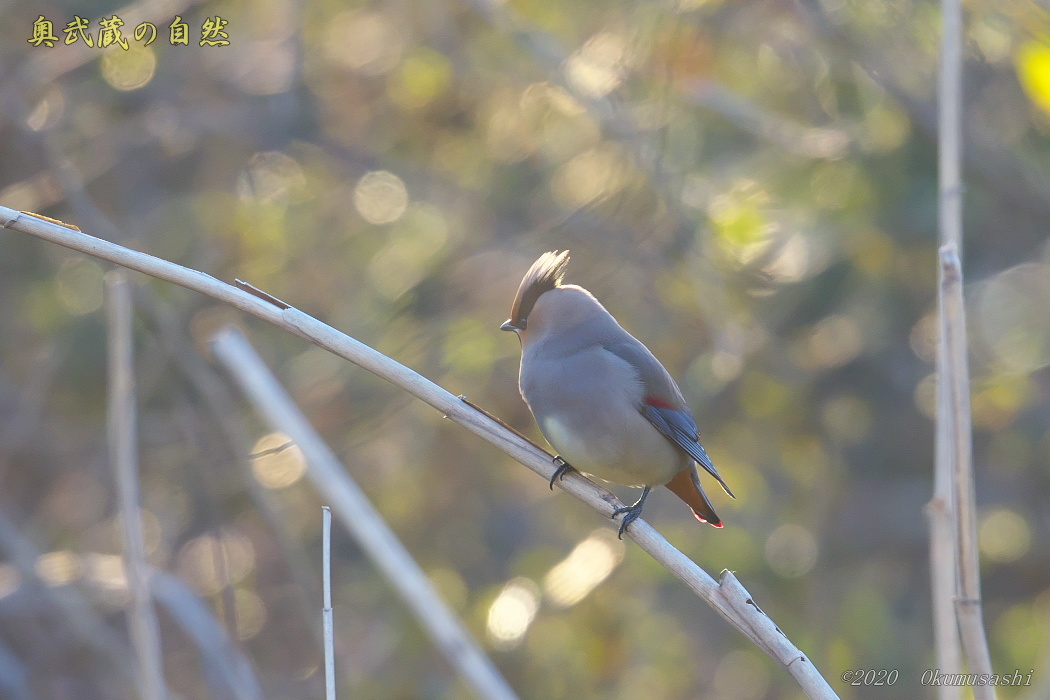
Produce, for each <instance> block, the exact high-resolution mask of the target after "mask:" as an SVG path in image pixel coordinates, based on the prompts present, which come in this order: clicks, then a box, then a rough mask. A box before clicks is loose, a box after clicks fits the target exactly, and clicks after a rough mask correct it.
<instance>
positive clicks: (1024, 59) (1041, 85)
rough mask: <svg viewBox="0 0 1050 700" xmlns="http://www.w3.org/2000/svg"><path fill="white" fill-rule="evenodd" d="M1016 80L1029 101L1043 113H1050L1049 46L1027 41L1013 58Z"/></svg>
mask: <svg viewBox="0 0 1050 700" xmlns="http://www.w3.org/2000/svg"><path fill="white" fill-rule="evenodd" d="M1014 62H1015V63H1016V65H1017V78H1018V80H1020V81H1021V85H1022V86H1023V87H1024V90H1025V92H1026V93H1028V97H1029V99H1031V100H1032V102H1034V103H1035V104H1036V105H1038V106H1039V108H1040V109H1042V110H1043V111H1045V112H1050V45H1047V44H1044V43H1042V42H1038V41H1029V42H1026V43H1025V44H1024V45H1022V46H1021V48H1020V49H1018V51H1017V55H1016V56H1015V58H1014Z"/></svg>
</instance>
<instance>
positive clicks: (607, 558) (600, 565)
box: [543, 528, 625, 608]
mask: <svg viewBox="0 0 1050 700" xmlns="http://www.w3.org/2000/svg"><path fill="white" fill-rule="evenodd" d="M624 550H625V547H624V544H623V542H622V541H620V540H619V539H618V538H617V537H616V535H615V534H614V532H613V531H612V530H610V529H608V528H601V529H599V530H595V531H593V532H592V533H591V534H590V535H588V536H587V539H585V540H583V541H582V542H580V543H579V544H578V545H576V547H575V548H574V549H573V550H572V552H571V553H570V554H569V556H567V557H565V559H563V560H562V561H560V562H558V564H556V565H555V566H554V567H553V568H552V569H551V570H550V571H549V572H547V575H546V576H545V577H544V579H543V590H544V592H545V593H546V595H547V599H548V600H549V601H550V602H551V603H552V604H553V605H555V606H556V607H560V608H567V607H570V606H572V605H575V604H576V603H578V602H580V601H581V600H583V599H584V598H586V597H587V595H588V594H589V593H590V592H591V591H593V590H594V589H595V588H597V587H598V585H599V584H601V582H602V581H604V580H605V579H606V578H608V577H609V575H610V574H611V573H612V572H613V571H614V570H615V569H616V567H617V566H618V565H619V564H620V562H621V561H623V555H624Z"/></svg>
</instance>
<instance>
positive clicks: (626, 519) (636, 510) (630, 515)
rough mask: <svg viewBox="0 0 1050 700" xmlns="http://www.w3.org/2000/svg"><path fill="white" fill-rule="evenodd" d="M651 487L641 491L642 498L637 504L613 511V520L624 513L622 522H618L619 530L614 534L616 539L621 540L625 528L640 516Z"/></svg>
mask: <svg viewBox="0 0 1050 700" xmlns="http://www.w3.org/2000/svg"><path fill="white" fill-rule="evenodd" d="M652 490H653V489H652V487H651V486H646V487H645V488H644V489H642V497H641V498H639V499H638V502H637V503H635V504H634V505H633V506H624V507H623V508H617V509H616V510H614V511H613V514H612V517H613V518H615V517H616V516H617V515H619V514H620V513H626V515H624V516H623V520H621V521H620V530H619V532H617V533H616V535H617V537H619V538H620V539H621V540H622V539H623V531H624V530H626V529H627V526H628V525H630V524H631V523H633V522H634V521H635V520H637V519H638V516H639V515H641V514H642V506H643V505H645V497H646V496H648V495H649V492H650V491H652Z"/></svg>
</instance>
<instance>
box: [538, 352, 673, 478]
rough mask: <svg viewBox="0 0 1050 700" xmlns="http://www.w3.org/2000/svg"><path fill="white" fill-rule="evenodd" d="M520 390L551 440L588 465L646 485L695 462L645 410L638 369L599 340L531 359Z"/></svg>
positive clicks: (600, 473)
mask: <svg viewBox="0 0 1050 700" xmlns="http://www.w3.org/2000/svg"><path fill="white" fill-rule="evenodd" d="M523 359H525V358H523ZM537 360H538V361H537ZM521 391H522V395H523V396H524V398H525V401H526V402H527V403H528V404H529V408H531V409H532V413H533V415H534V416H535V417H536V422H537V424H538V425H539V427H540V431H541V432H542V433H543V435H544V437H545V438H547V441H548V442H549V443H550V444H551V445H552V446H553V447H554V448H555V449H556V450H557V451H558V453H559V454H560V455H561V456H562V457H563V458H564V459H565V460H566V461H567V462H568V463H569V464H571V465H572V466H574V467H576V468H577V469H579V470H580V471H582V472H586V473H588V474H593V475H595V476H597V477H599V478H601V479H605V480H607V481H613V482H616V483H620V484H625V485H628V486H640V485H657V484H663V483H666V482H667V481H670V480H671V478H673V477H674V475H675V474H677V473H678V472H679V471H681V470H682V469H683V468H685V467H686V466H688V462H689V460H688V459H687V458H684V453H681V452H680V451H679V450H677V449H676V448H675V447H674V445H672V443H671V442H670V441H669V440H667V439H666V438H665V437H664V436H663V435H661V434H660V433H659V431H657V430H656V428H655V427H653V425H652V424H651V423H649V421H648V420H647V419H646V418H645V417H644V416H643V415H642V413H641V411H640V410H639V409H640V406H641V402H642V397H643V394H644V390H643V387H642V385H641V383H640V381H639V379H638V376H637V372H636V371H635V370H634V369H633V368H632V367H631V366H630V365H629V364H628V363H626V362H624V361H622V360H620V359H619V358H617V357H615V356H613V355H611V354H610V353H608V352H606V351H604V350H603V349H601V348H600V347H598V348H595V349H594V350H592V351H588V352H585V353H579V354H577V355H574V356H570V357H560V358H558V359H557V360H554V359H550V360H547V359H545V358H544V357H542V355H541V356H540V357H538V358H537V357H531V358H527V359H525V361H524V362H523V363H522V373H521Z"/></svg>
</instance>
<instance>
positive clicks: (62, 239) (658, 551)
mask: <svg viewBox="0 0 1050 700" xmlns="http://www.w3.org/2000/svg"><path fill="white" fill-rule="evenodd" d="M0 225H2V226H3V227H4V228H9V229H12V230H16V231H21V232H23V233H27V234H30V235H33V236H36V237H38V238H42V239H44V240H48V241H51V242H52V243H57V244H58V245H62V246H65V247H67V248H72V249H74V250H79V251H81V252H83V253H87V254H89V255H93V256H95V257H98V258H102V259H105V260H109V261H110V262H114V263H117V264H119V265H123V266H125V267H129V268H131V269H133V270H138V271H140V272H144V273H146V274H148V275H152V276H153V277H157V278H159V279H163V280H167V281H169V282H172V283H173V284H178V285H180V286H182V287H186V288H187V289H193V290H195V291H198V292H200V293H202V294H206V295H208V296H210V297H212V298H214V299H218V300H219V301H223V302H226V303H228V304H230V305H232V306H234V307H236V308H238V309H241V310H242V311H246V312H248V313H250V314H253V315H254V316H257V317H258V318H261V319H263V320H265V321H268V322H270V323H272V324H274V325H276V326H278V327H280V328H284V329H285V330H288V331H290V332H292V333H294V334H295V335H298V336H299V337H301V338H303V339H305V340H307V341H308V342H311V343H313V344H315V345H317V346H319V347H322V348H325V349H326V350H329V351H330V352H332V353H334V354H336V355H338V356H340V357H342V358H344V359H347V360H349V361H351V362H353V363H354V364H356V365H358V366H360V367H363V368H365V369H367V370H368V371H370V372H372V373H373V374H376V375H377V376H379V377H382V378H383V379H386V380H387V381H389V382H391V383H393V384H395V385H397V386H398V387H400V388H401V389H403V390H405V391H407V392H409V393H411V394H412V395H414V396H416V397H417V398H419V399H420V400H422V401H424V402H425V403H427V404H429V405H430V406H433V407H434V408H435V409H437V410H439V411H441V412H442V413H443V414H444V415H445V416H447V417H448V418H449V419H450V420H452V421H454V422H456V423H458V424H459V425H461V426H463V427H465V428H466V429H467V430H470V431H471V432H472V433H474V434H475V435H478V436H479V437H481V438H483V439H485V440H487V441H489V442H491V443H492V444H493V445H495V446H496V447H498V448H500V449H501V450H503V451H504V452H505V453H507V454H508V455H510V456H511V457H512V458H514V459H515V460H517V461H519V462H521V463H522V464H524V465H525V466H526V467H528V468H529V469H532V470H533V471H534V472H536V473H537V474H540V475H541V476H542V477H543V478H544V479H545V480H549V479H550V477H551V476H552V475H553V473H554V465H553V462H552V458H551V455H549V454H548V453H546V452H545V451H543V450H542V449H539V448H538V447H537V446H535V445H533V444H531V443H529V442H528V441H527V440H525V439H523V438H521V437H520V436H517V435H515V434H514V433H513V432H510V431H508V430H506V429H505V428H503V427H501V426H500V425H499V424H498V423H496V422H494V421H492V420H491V419H489V418H487V417H486V416H485V415H483V414H482V413H480V412H479V411H477V410H475V409H474V408H472V407H471V406H469V405H467V404H466V403H465V402H463V401H462V400H460V399H458V398H456V397H455V396H453V395H452V394H450V393H448V392H447V391H445V390H444V389H442V388H441V387H439V386H437V385H436V384H434V383H433V382H431V381H429V380H428V379H426V378H424V377H423V376H421V375H419V374H418V373H416V372H414V371H412V370H411V369H408V368H407V367H404V366H403V365H400V364H398V363H397V362H395V361H394V360H392V359H391V358H389V357H386V356H385V355H383V354H381V353H378V352H376V351H375V350H373V349H372V348H369V347H368V346H366V345H364V344H363V343H361V342H359V341H357V340H355V339H353V338H351V337H349V336H347V335H345V334H343V333H340V332H339V331H337V330H335V329H334V328H331V327H330V326H327V325H325V324H323V323H321V322H320V321H318V320H317V319H314V318H312V317H310V316H307V315H306V314H304V313H302V312H301V311H299V310H298V309H295V308H290V309H279V308H278V307H276V306H274V305H272V304H269V303H267V302H265V301H263V300H261V299H259V298H258V297H255V296H253V295H251V294H249V293H247V292H244V291H241V290H238V289H236V288H234V287H232V286H230V285H228V284H225V283H223V282H220V281H219V280H217V279H215V278H214V277H211V276H209V275H206V274H204V273H201V272H198V271H196V270H191V269H188V268H184V267H182V266H180V265H176V264H174V263H171V262H168V261H166V260H161V259H160V258H156V257H153V256H151V255H146V254H145V253H139V252H137V251H133V250H130V249H127V248H124V247H122V246H119V245H116V244H114V243H109V242H108V241H103V240H100V239H98V238H94V237H93V236H89V235H87V234H84V233H81V232H79V231H74V230H73V229H70V228H67V227H64V226H62V225H60V224H55V223H51V222H49V221H46V220H44V219H41V218H38V217H36V216H34V215H29V214H23V213H20V212H17V211H14V210H12V209H9V208H7V207H2V206H0ZM558 483H559V485H560V486H561V488H562V489H563V490H565V491H566V492H568V493H570V494H572V495H573V496H575V497H576V498H578V499H579V500H581V501H583V502H584V503H587V504H588V505H590V506H591V507H592V508H594V509H595V510H597V511H598V512H599V513H601V514H602V515H604V516H606V517H610V516H611V515H612V511H613V509H614V508H615V507H617V506H620V505H622V504H621V503H620V502H619V500H617V499H616V497H615V496H613V495H612V494H611V493H609V492H608V491H606V490H605V489H602V488H600V487H598V486H597V485H595V484H594V483H592V482H590V481H588V480H587V479H585V478H583V477H581V476H579V475H576V474H569V475H567V476H566V478H565V479H562V480H561V481H559V482H558ZM627 532H628V535H629V536H630V537H631V539H633V540H634V541H635V542H637V543H638V545H639V546H640V547H641V548H642V549H644V550H645V551H646V552H648V553H649V554H650V555H651V556H652V557H653V558H654V559H656V560H657V561H658V562H660V563H661V564H662V565H663V566H664V567H666V568H667V569H668V570H669V571H670V572H671V573H673V574H674V575H675V576H677V577H678V578H679V579H680V580H681V581H682V582H683V583H685V584H686V585H687V586H688V587H689V588H690V589H692V590H693V591H694V592H696V593H697V594H698V595H699V596H700V597H701V598H703V599H704V600H705V601H707V603H708V604H709V605H711V606H712V607H713V608H714V609H715V610H716V611H718V613H719V614H721V615H722V616H723V617H724V618H725V619H726V620H728V621H729V622H730V624H732V625H733V626H734V627H736V628H737V629H738V630H739V631H740V632H741V633H742V634H744V635H745V636H747V637H748V639H751V640H752V641H755V642H756V643H758V642H757V640H756V632H755V628H756V627H757V628H758V629H763V628H765V627H766V625H765V621H764V620H758V619H757V616H761V617H765V615H764V613H761V612H760V611H759V610H758V609H757V608H755V609H754V610H751V609H750V608H751V607H752V606H747V607H746V608H745V609H744V610H743V611H742V612H741V611H739V610H737V609H734V608H733V607H732V606H731V605H730V604H729V602H728V601H727V599H726V597H725V595H724V594H723V592H722V591H721V589H720V588H719V585H718V584H717V583H716V582H715V580H714V579H713V578H711V576H710V575H709V574H707V573H706V572H705V571H704V570H703V569H701V568H700V567H698V566H697V565H696V564H695V563H694V562H693V561H691V560H690V559H689V558H688V557H686V556H685V555H684V554H682V553H681V552H679V551H678V550H677V549H675V548H674V547H673V546H671V544H670V543H668V542H667V540H665V539H664V538H663V536H661V535H660V534H659V533H658V532H657V531H656V530H654V529H653V528H652V527H651V526H649V525H648V524H647V523H645V521H643V520H641V519H638V520H636V521H635V522H634V524H632V525H631V527H630V528H628V530H627ZM745 615H746V617H744V616H745ZM753 616H755V617H756V619H755V620H751V619H750V618H751V617H753ZM759 646H760V648H762V649H763V651H766V653H767V654H769V655H770V657H771V658H773V659H774V660H776V661H777V662H778V663H780V665H781V666H783V667H784V668H785V669H786V670H787V671H788V673H790V674H791V676H792V677H793V678H794V679H795V680H796V681H797V682H798V683H799V685H800V686H801V687H802V689H803V690H804V691H805V692H806V694H807V695H808V696H809V697H811V698H836V697H838V696H837V695H836V694H835V692H834V691H833V690H832V689H831V686H829V685H828V683H827V681H826V680H824V678H823V677H822V676H821V675H820V673H819V671H817V669H816V667H814V666H813V664H812V663H811V662H810V661H809V660H808V659H807V658H806V657H805V656H804V655H803V654H802V653H801V652H800V651H799V650H798V649H797V648H796V647H795V645H794V644H792V643H791V641H790V640H789V639H788V638H787V637H786V636H784V635H783V634H779V633H778V634H775V635H768V634H767V637H766V638H763V641H762V643H761V644H760V645H759Z"/></svg>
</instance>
